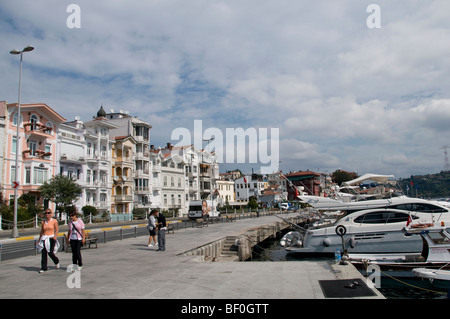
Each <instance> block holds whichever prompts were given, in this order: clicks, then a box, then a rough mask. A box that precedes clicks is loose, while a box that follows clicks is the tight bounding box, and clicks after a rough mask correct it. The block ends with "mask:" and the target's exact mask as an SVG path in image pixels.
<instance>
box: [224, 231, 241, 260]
mask: <svg viewBox="0 0 450 319" xmlns="http://www.w3.org/2000/svg"><path fill="white" fill-rule="evenodd" d="M237 239H238V237H237V236H227V237H226V238H225V242H224V244H223V248H222V251H221V253H220V260H223V261H224V260H227V261H232V260H236V261H237V260H239V254H238V248H237V247H236V245H235V243H236V240H237Z"/></svg>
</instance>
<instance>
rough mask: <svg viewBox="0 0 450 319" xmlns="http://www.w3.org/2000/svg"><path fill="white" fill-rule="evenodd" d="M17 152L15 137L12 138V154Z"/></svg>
mask: <svg viewBox="0 0 450 319" xmlns="http://www.w3.org/2000/svg"><path fill="white" fill-rule="evenodd" d="M16 150H17V138H16V137H15V136H13V137H12V150H11V151H12V153H13V154H16Z"/></svg>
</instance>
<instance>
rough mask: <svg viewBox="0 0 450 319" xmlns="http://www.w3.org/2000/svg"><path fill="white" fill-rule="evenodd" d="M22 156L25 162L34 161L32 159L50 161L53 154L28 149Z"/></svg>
mask: <svg viewBox="0 0 450 319" xmlns="http://www.w3.org/2000/svg"><path fill="white" fill-rule="evenodd" d="M22 156H23V159H24V160H32V159H42V160H50V158H49V157H50V156H52V153H50V152H45V151H41V150H31V149H28V150H24V151H23V152H22Z"/></svg>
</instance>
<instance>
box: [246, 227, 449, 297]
mask: <svg viewBox="0 0 450 319" xmlns="http://www.w3.org/2000/svg"><path fill="white" fill-rule="evenodd" d="M283 235H284V234H283ZM280 239H281V237H279V238H276V239H267V240H265V241H263V242H261V243H259V244H258V245H257V246H255V247H254V248H253V255H252V260H251V261H253V262H271V261H303V260H323V261H330V262H335V256H327V257H304V256H302V255H299V254H288V253H287V252H286V250H285V248H284V247H282V246H281V245H280ZM390 276H391V277H390ZM378 290H379V291H380V292H381V293H382V294H383V296H385V297H386V298H387V299H447V291H446V289H442V288H439V287H435V286H433V285H431V284H430V283H429V282H428V280H422V279H419V278H410V277H408V278H400V277H395V276H394V275H393V274H392V273H390V274H387V275H385V276H382V277H381V287H380V288H378Z"/></svg>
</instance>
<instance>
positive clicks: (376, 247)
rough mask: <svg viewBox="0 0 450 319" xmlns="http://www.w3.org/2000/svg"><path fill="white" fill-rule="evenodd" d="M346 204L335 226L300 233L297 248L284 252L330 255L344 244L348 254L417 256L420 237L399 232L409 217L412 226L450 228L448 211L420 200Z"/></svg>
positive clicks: (398, 198)
mask: <svg viewBox="0 0 450 319" xmlns="http://www.w3.org/2000/svg"><path fill="white" fill-rule="evenodd" d="M347 204H354V205H347V206H346V207H342V209H343V210H342V211H343V213H344V215H343V216H342V217H340V218H339V219H338V220H337V221H336V222H334V223H333V224H331V225H328V226H323V227H312V228H308V229H305V230H303V231H300V233H301V235H302V236H301V239H300V242H301V246H299V245H292V246H286V250H287V251H288V252H290V253H303V254H334V252H335V251H336V249H342V242H343V241H344V244H345V245H346V248H347V249H348V251H349V252H352V253H366V254H367V253H373V254H379V253H393V254H398V253H420V252H421V251H422V241H421V239H420V236H407V235H405V234H404V233H403V232H402V229H403V228H404V226H405V224H406V222H407V220H408V219H409V217H410V216H411V218H412V219H413V220H414V221H415V222H416V223H417V222H420V223H438V222H439V223H440V222H441V221H443V222H444V223H445V225H450V210H449V208H447V207H444V206H440V205H438V204H436V203H432V202H430V201H427V200H423V199H418V198H409V197H406V196H402V197H393V198H391V199H379V200H370V201H362V202H354V203H347ZM337 230H340V231H341V233H339V234H338V232H337ZM341 235H342V236H341ZM297 242H299V241H297Z"/></svg>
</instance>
